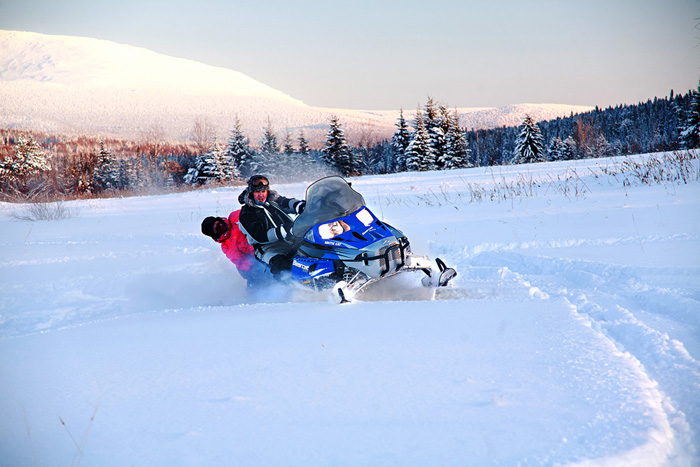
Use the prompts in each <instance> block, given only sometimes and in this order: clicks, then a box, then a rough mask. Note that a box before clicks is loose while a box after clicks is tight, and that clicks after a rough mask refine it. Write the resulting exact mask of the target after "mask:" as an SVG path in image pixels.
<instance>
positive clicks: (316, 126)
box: [0, 30, 591, 146]
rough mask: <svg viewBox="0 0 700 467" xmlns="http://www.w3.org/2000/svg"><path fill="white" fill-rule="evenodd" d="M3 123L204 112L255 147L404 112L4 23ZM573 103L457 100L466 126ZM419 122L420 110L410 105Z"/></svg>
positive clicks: (545, 114) (82, 122) (181, 123)
mask: <svg viewBox="0 0 700 467" xmlns="http://www.w3.org/2000/svg"><path fill="white" fill-rule="evenodd" d="M0 82H1V83H2V86H0V103H2V108H3V110H2V112H1V113H0V126H2V127H5V128H10V129H26V130H37V131H47V132H54V133H68V134H86V133H92V134H96V135H105V136H110V137H119V138H124V139H138V138H140V137H141V136H142V135H143V134H145V133H148V132H152V131H153V129H157V130H158V131H159V132H161V133H162V135H163V137H164V138H166V139H168V140H175V141H177V140H186V139H187V138H188V137H189V134H190V133H191V130H192V127H193V124H194V122H195V120H200V121H206V122H207V123H208V124H209V125H210V126H211V127H213V128H215V131H216V133H217V137H218V138H219V139H220V140H221V139H224V140H225V139H226V138H227V135H228V132H229V131H230V129H231V128H233V125H234V123H235V120H236V118H239V119H240V121H241V125H242V129H243V131H244V132H245V133H246V134H247V135H248V136H249V137H250V139H251V142H252V143H253V144H254V145H255V144H256V143H257V141H258V140H259V137H260V135H261V134H262V131H263V128H265V127H266V126H267V124H268V121H269V122H270V123H271V124H272V126H273V128H274V129H275V130H276V131H277V132H278V133H280V134H282V133H284V132H285V131H289V132H290V133H291V134H292V136H293V138H294V140H296V139H297V138H298V134H299V131H300V130H303V131H304V134H305V136H306V138H307V139H308V140H309V141H310V142H311V143H312V145H316V146H318V145H320V144H321V143H322V142H323V140H324V138H325V133H326V131H327V127H328V122H329V120H330V117H331V116H332V115H336V116H337V117H338V118H339V119H340V120H341V122H342V123H343V124H344V125H345V128H346V134H347V136H348V139H349V141H350V142H351V143H356V142H357V141H360V140H362V141H365V142H366V141H367V140H368V139H369V140H375V141H376V140H381V139H386V138H389V137H391V135H392V134H393V132H394V130H395V126H394V124H395V123H396V121H397V119H398V115H399V110H398V109H397V110H353V109H332V108H322V107H311V106H308V105H307V104H305V103H304V102H302V101H300V100H298V99H295V98H294V97H292V96H289V95H287V94H285V93H283V92H281V91H279V90H276V89H274V88H272V87H270V86H268V85H266V84H264V83H261V82H259V81H256V80H254V79H253V78H251V77H249V76H247V75H245V74H243V73H240V72H238V71H235V70H230V69H227V68H222V67H216V66H212V65H207V64H204V63H201V62H197V61H194V60H189V59H182V58H177V57H172V56H168V55H163V54H159V53H157V52H154V51H152V50H149V49H146V48H143V47H137V46H132V45H127V44H119V43H116V42H112V41H107V40H103V39H92V38H84V37H76V36H62V35H46V34H40V33H35V32H27V31H5V30H0ZM590 109H591V107H588V106H576V105H564V104H514V105H510V106H504V107H491V108H483V107H481V108H457V109H456V111H457V112H458V113H459V115H460V121H461V124H462V126H463V127H465V128H467V129H474V128H476V129H482V128H493V127H498V126H512V125H519V124H520V123H521V122H522V119H523V118H524V115H525V114H526V113H529V114H530V115H531V116H532V117H533V118H534V119H535V120H536V121H541V120H548V119H552V118H557V117H561V116H568V115H570V114H571V113H579V112H584V111H588V110H590ZM404 115H405V117H406V118H407V120H411V119H412V118H413V117H414V115H415V110H406V111H404Z"/></svg>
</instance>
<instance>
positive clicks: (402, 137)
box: [391, 109, 411, 172]
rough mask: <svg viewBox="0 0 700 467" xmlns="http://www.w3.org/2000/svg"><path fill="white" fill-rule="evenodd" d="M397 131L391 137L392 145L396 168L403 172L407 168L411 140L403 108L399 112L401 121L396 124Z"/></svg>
mask: <svg viewBox="0 0 700 467" xmlns="http://www.w3.org/2000/svg"><path fill="white" fill-rule="evenodd" d="M394 125H395V126H396V132H394V135H393V136H392V137H391V147H392V148H393V149H394V155H395V156H394V160H395V162H394V170H395V171H397V172H403V171H404V170H406V149H407V148H408V145H409V143H410V142H411V131H410V130H409V129H408V124H407V123H406V119H405V118H404V116H403V109H401V111H400V112H399V121H398V122H397V123H395V124H394Z"/></svg>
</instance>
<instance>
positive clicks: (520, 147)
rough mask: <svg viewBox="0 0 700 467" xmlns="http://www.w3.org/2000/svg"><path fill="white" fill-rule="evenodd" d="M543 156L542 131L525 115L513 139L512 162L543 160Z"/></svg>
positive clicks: (524, 162)
mask: <svg viewBox="0 0 700 467" xmlns="http://www.w3.org/2000/svg"><path fill="white" fill-rule="evenodd" d="M545 156H546V154H545V149H544V138H543V137H542V132H541V131H540V128H539V127H538V126H537V124H536V123H535V122H534V121H533V120H532V118H531V117H530V116H529V115H526V116H525V120H523V124H522V127H521V129H520V135H519V136H518V139H517V140H516V141H515V151H514V158H513V163H514V164H527V163H529V162H544V161H545V160H546V159H545Z"/></svg>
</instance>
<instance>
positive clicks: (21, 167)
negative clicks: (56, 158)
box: [0, 135, 51, 184]
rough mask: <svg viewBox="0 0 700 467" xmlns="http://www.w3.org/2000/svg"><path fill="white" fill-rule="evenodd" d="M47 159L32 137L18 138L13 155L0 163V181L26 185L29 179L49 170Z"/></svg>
mask: <svg viewBox="0 0 700 467" xmlns="http://www.w3.org/2000/svg"><path fill="white" fill-rule="evenodd" d="M50 168H51V167H50V165H49V158H48V156H47V155H46V153H44V151H43V150H42V149H41V146H39V144H38V143H37V142H36V141H34V138H33V137H32V136H24V135H22V136H20V137H19V138H17V143H16V144H15V154H14V156H11V157H6V158H5V159H3V160H2V161H0V180H2V181H4V182H9V183H12V184H26V182H27V181H28V180H29V178H30V177H32V176H34V175H37V174H39V173H41V172H45V171H48V170H50Z"/></svg>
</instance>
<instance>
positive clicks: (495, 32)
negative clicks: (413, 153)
mask: <svg viewBox="0 0 700 467" xmlns="http://www.w3.org/2000/svg"><path fill="white" fill-rule="evenodd" d="M698 18H700V0H576V1H555V0H539V1H523V0H481V1H472V0H464V1H459V0H430V1H425V0H423V1H413V0H406V1H381V0H374V1H365V0H354V1H344V2H335V1H333V0H324V1H314V0H296V1H291V0H283V1H277V0H275V1H266V0H196V1H185V0H160V1H156V0H120V1H105V0H0V29H7V30H20V31H32V32H39V33H44V34H63V35H70V36H83V37H93V38H97V39H106V40H111V41H115V42H119V43H123V44H129V45H134V46H139V47H145V48H147V49H151V50H154V51H156V52H159V53H163V54H167V55H172V56H176V57H181V58H188V59H193V60H197V61H201V62H204V63H206V64H209V65H215V66H220V67H225V68H229V69H232V70H236V71H239V72H241V73H244V74H246V75H248V76H250V77H251V78H254V79H256V80H258V81H260V82H262V83H265V84H267V85H269V86H272V87H273V88H275V89H277V90H279V91H282V92H284V93H286V94H288V95H290V96H292V97H294V98H296V99H300V100H302V101H303V102H305V103H306V104H308V105H311V106H315V107H334V108H346V109H364V110H397V109H399V108H404V109H415V108H416V107H417V106H418V105H422V104H424V103H425V101H426V100H427V96H431V97H433V98H434V99H435V100H436V101H438V102H440V103H443V104H446V105H448V106H450V107H496V106H503V105H508V104H519V103H555V104H575V105H591V106H594V105H598V106H600V107H607V106H609V105H617V104H634V103H637V102H639V101H646V100H647V99H649V98H653V97H664V96H667V95H668V94H669V92H670V90H671V89H673V90H674V91H675V92H676V93H678V92H682V93H684V92H687V91H688V90H689V89H691V88H692V89H696V88H697V86H698V79H700V26H698V24H700V19H698Z"/></svg>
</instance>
